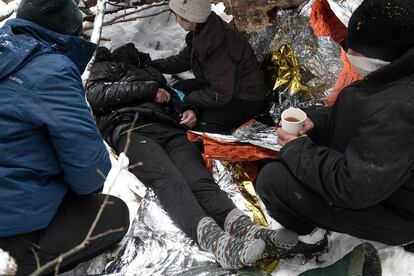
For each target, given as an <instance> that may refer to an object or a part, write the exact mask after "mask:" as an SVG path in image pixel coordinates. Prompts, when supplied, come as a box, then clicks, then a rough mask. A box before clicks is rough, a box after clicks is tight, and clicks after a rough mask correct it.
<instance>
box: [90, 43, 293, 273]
mask: <svg viewBox="0 0 414 276" xmlns="http://www.w3.org/2000/svg"><path fill="white" fill-rule="evenodd" d="M147 61H148V57H146V56H145V54H142V53H140V52H138V50H137V49H136V48H135V47H134V46H133V44H127V45H124V46H122V47H120V48H118V49H115V50H114V51H113V52H112V53H111V52H110V51H109V50H108V49H106V48H98V50H97V55H96V63H95V64H94V66H93V67H92V70H91V77H90V79H89V82H88V85H87V87H88V88H87V98H88V101H89V103H90V104H91V107H92V109H93V111H94V114H95V115H96V118H97V122H98V127H99V129H100V131H101V133H102V134H103V136H104V137H105V139H106V141H107V142H108V143H109V144H110V145H111V146H112V147H113V148H114V149H115V150H116V151H117V152H118V153H120V152H122V151H124V149H125V147H126V144H127V143H128V144H129V146H128V151H127V156H128V157H129V159H130V164H140V165H139V166H135V167H134V166H133V167H134V168H133V169H131V171H132V173H134V174H135V175H136V176H137V177H138V178H139V179H140V180H141V181H142V182H143V183H144V184H145V185H146V186H147V187H149V188H151V189H153V190H154V192H155V194H156V195H157V197H158V198H159V200H160V201H161V204H162V205H163V207H164V208H165V210H166V211H167V213H168V214H169V216H170V217H171V218H172V220H173V221H174V222H175V223H176V224H177V225H178V226H179V227H180V228H181V229H182V230H183V231H184V232H185V233H186V234H187V235H188V236H189V237H192V238H193V239H194V241H196V242H197V243H198V244H199V246H200V247H201V248H202V249H204V250H206V251H209V252H211V253H213V254H214V256H215V257H216V259H217V261H218V262H219V263H220V264H221V266H222V267H224V268H240V267H243V266H248V265H252V264H253V263H254V262H255V261H256V260H258V259H259V258H261V256H262V255H263V254H271V255H279V254H280V253H285V252H286V251H288V250H289V249H291V248H292V247H294V246H295V245H296V244H297V235H296V234H295V233H293V232H291V231H288V230H282V231H271V230H267V229H262V228H260V227H258V226H256V225H255V224H254V223H253V222H252V221H251V220H250V218H249V217H248V216H246V215H244V214H243V212H242V211H240V210H239V209H237V208H236V207H235V205H234V204H233V202H232V201H231V200H230V199H229V198H228V197H227V195H226V194H225V193H224V192H223V191H221V190H220V188H219V186H218V185H217V184H216V183H215V182H214V180H213V178H212V176H211V174H210V173H209V171H208V170H207V168H206V167H205V165H204V162H203V159H202V158H201V155H200V153H199V151H198V149H197V148H196V146H195V145H194V144H192V143H191V142H189V141H188V139H187V136H186V131H184V130H183V129H182V126H185V127H192V126H194V125H195V124H196V119H197V118H196V116H195V113H194V111H193V110H191V109H188V107H187V108H186V107H185V106H182V105H181V102H180V100H179V98H178V96H177V95H176V94H175V93H174V92H173V91H170V90H168V89H169V88H168V86H167V85H166V81H165V79H164V77H163V76H162V74H161V73H160V72H159V71H157V70H155V69H153V68H151V67H149V66H146V65H145V64H146V62H147ZM181 113H182V114H183V115H182V117H180V114H181ZM136 116H138V117H136ZM136 118H137V119H136ZM180 124H181V125H180ZM128 133H130V135H128ZM128 136H130V140H128ZM264 241H265V242H266V249H265V242H264Z"/></svg>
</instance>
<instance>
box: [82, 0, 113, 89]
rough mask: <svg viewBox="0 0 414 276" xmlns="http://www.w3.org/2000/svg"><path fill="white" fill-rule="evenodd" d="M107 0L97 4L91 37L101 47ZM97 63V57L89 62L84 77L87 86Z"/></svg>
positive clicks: (101, 0)
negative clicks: (92, 68)
mask: <svg viewBox="0 0 414 276" xmlns="http://www.w3.org/2000/svg"><path fill="white" fill-rule="evenodd" d="M106 2H107V0H98V1H97V3H96V16H95V21H94V24H93V32H92V35H91V42H93V43H95V44H97V45H99V41H100V40H101V34H102V26H103V20H104V17H105V7H106ZM94 61H95V55H94V56H93V57H92V59H91V60H90V61H89V64H88V66H87V67H86V70H85V72H84V73H83V75H82V80H83V84H84V85H85V84H86V82H87V81H88V79H89V76H90V73H91V72H90V71H91V67H92V64H93V63H94Z"/></svg>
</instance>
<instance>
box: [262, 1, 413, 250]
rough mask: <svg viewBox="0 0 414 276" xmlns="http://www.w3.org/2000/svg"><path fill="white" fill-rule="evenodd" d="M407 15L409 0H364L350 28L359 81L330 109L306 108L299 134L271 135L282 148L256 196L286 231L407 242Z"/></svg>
mask: <svg viewBox="0 0 414 276" xmlns="http://www.w3.org/2000/svg"><path fill="white" fill-rule="evenodd" d="M413 18H414V3H413V2H412V1H410V0H387V1H382V0H381V1H380V0H377V1H368V0H365V1H363V3H362V4H361V5H360V6H359V7H358V8H357V10H356V11H355V12H354V13H353V15H352V17H351V19H350V22H349V27H348V46H349V50H348V53H347V54H348V59H349V61H350V62H351V63H352V65H353V66H354V67H355V69H356V70H358V72H359V73H360V74H361V76H363V77H364V78H363V79H362V80H360V81H356V82H354V83H352V84H351V85H349V86H348V87H346V88H345V89H344V90H343V91H342V93H341V94H340V95H339V97H338V100H337V101H336V103H335V104H334V106H333V107H332V108H326V107H325V108H317V109H314V110H308V115H309V117H310V119H308V120H307V121H306V123H305V127H304V128H303V130H302V132H301V133H300V134H301V135H300V136H299V137H297V136H293V135H289V134H288V133H286V132H284V131H283V130H282V129H281V128H279V129H278V130H277V133H278V136H279V144H280V145H282V146H283V148H282V150H281V152H280V156H279V160H278V161H277V162H274V163H271V164H269V165H267V166H266V167H264V168H263V169H262V171H261V172H260V174H259V176H258V180H257V191H258V193H259V195H260V197H261V198H262V200H263V201H264V203H265V205H266V206H267V208H268V210H269V211H270V213H271V214H272V215H273V217H275V218H276V220H277V221H278V222H279V223H281V224H282V225H283V226H285V227H286V228H287V229H290V230H293V231H295V232H296V233H299V234H308V233H310V232H311V231H313V229H314V228H315V227H316V226H318V227H322V228H325V229H329V230H333V231H337V232H341V233H346V234H350V235H352V236H355V237H358V238H362V239H367V240H374V241H379V242H382V243H385V244H388V245H402V244H406V243H410V242H412V241H414V205H413V204H412V202H413V200H414V145H413V143H412V137H413V136H414V127H413V126H414V23H413V22H414V21H413V20H412V19H413ZM407 248H408V247H407Z"/></svg>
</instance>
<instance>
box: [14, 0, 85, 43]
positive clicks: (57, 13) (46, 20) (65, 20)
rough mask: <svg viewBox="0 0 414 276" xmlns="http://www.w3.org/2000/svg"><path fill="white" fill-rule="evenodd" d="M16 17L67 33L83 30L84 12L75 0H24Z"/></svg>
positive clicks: (75, 33)
mask: <svg viewBox="0 0 414 276" xmlns="http://www.w3.org/2000/svg"><path fill="white" fill-rule="evenodd" d="M16 17H18V18H23V19H27V20H30V21H32V22H34V23H36V24H38V25H40V26H42V27H45V28H47V29H49V30H51V31H54V32H57V33H61V34H65V35H80V34H81V32H82V20H83V18H82V13H81V11H80V10H79V8H78V6H77V5H76V3H75V2H74V1H73V0H22V1H21V2H20V5H19V8H18V9H17V14H16Z"/></svg>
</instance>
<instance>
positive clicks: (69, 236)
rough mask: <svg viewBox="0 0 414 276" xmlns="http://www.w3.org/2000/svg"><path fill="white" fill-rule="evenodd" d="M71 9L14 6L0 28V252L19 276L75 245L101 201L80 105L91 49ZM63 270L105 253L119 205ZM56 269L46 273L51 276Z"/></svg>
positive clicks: (98, 151)
mask: <svg viewBox="0 0 414 276" xmlns="http://www.w3.org/2000/svg"><path fill="white" fill-rule="evenodd" d="M81 30H82V14H81V12H80V10H79V9H78V7H77V6H76V4H75V2H74V1H73V0H54V1H40V0H37V1H36V0H32V1H24V0H23V1H21V3H20V6H19V8H18V11H17V18H15V19H10V20H8V21H7V22H6V23H5V24H4V26H3V27H2V28H1V29H0V94H1V95H0V107H1V108H0V153H1V154H0V248H2V249H3V250H5V251H8V252H9V253H10V255H11V256H13V257H14V258H15V260H16V262H17V265H18V272H17V274H18V275H28V274H29V273H31V272H33V271H34V270H36V267H37V265H36V259H35V254H34V252H35V253H36V255H37V257H38V258H39V261H40V264H41V265H44V264H45V263H47V262H48V261H50V260H53V259H55V258H56V257H57V256H59V255H60V254H62V253H65V252H67V251H68V250H70V249H72V248H74V247H75V246H76V245H78V244H79V243H81V242H82V241H83V239H84V238H85V236H86V235H87V233H88V231H89V229H90V228H91V225H92V224H93V222H94V220H95V218H96V216H97V213H98V211H99V209H100V207H101V205H102V203H103V201H104V198H105V195H102V194H99V191H100V190H101V189H102V185H103V183H104V178H103V177H102V176H100V174H99V173H98V171H100V172H101V173H102V174H104V175H106V174H107V173H108V171H109V170H110V167H111V163H110V160H109V156H108V152H107V150H106V148H105V145H104V143H103V140H102V138H101V136H100V134H99V132H98V130H97V128H96V125H95V122H94V120H93V118H92V115H91V111H90V110H89V108H88V105H87V103H86V100H85V95H84V90H83V86H82V81H81V77H80V75H81V73H82V72H83V71H84V69H85V67H86V65H87V63H88V61H89V60H90V58H91V57H92V54H93V52H94V50H95V47H96V46H95V45H94V44H93V43H90V42H88V41H86V40H84V39H83V38H81V37H80V36H79V35H80V34H81ZM109 201H110V203H111V204H109V205H107V206H106V207H105V208H104V211H103V213H102V216H101V218H100V220H99V222H98V223H97V226H96V228H95V230H94V232H93V233H92V236H96V235H99V234H102V233H105V232H108V231H109V230H111V229H117V231H114V232H113V233H112V231H111V232H109V233H106V235H104V236H102V237H98V238H97V239H92V240H91V241H90V242H89V244H88V245H87V246H86V247H85V248H83V249H82V250H80V251H79V252H78V253H76V254H74V255H72V256H70V257H68V258H65V259H64V260H63V262H62V263H61V265H60V266H61V269H60V271H65V270H68V269H71V268H72V267H74V266H75V265H77V264H78V263H79V262H81V261H85V260H88V259H90V258H92V257H94V256H96V255H98V254H100V253H101V252H102V251H104V250H106V249H108V248H109V247H112V246H113V245H115V244H116V243H117V242H119V241H120V240H121V239H122V237H123V236H124V235H125V233H126V231H127V230H128V227H129V212H128V208H127V206H126V205H125V203H124V202H123V201H122V200H120V199H118V198H115V197H112V196H110V198H109ZM54 269H55V268H54V266H53V267H52V268H50V269H49V270H47V271H45V272H46V273H51V272H53V271H54Z"/></svg>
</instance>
